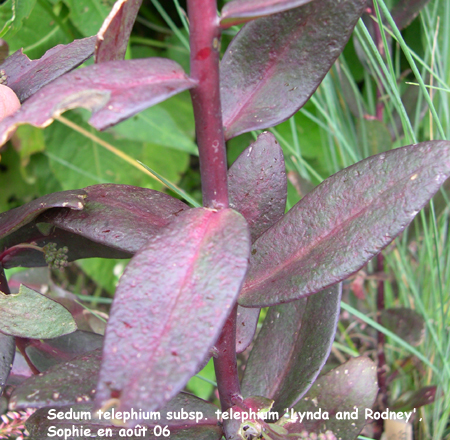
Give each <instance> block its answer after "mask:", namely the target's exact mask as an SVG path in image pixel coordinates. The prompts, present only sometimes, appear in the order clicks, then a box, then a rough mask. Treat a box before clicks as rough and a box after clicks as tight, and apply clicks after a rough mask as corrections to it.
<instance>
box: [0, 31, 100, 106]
mask: <svg viewBox="0 0 450 440" xmlns="http://www.w3.org/2000/svg"><path fill="white" fill-rule="evenodd" d="M95 41H96V37H88V38H83V39H81V40H75V41H73V42H72V43H70V44H67V45H62V44H59V45H58V46H55V47H52V48H51V49H50V50H48V51H47V52H45V54H44V56H43V57H42V58H39V59H38V60H30V59H29V58H28V57H27V56H26V55H24V53H23V52H22V50H18V51H17V52H15V53H13V54H12V55H11V56H10V57H8V58H7V59H6V60H5V62H4V63H3V64H1V65H0V69H2V70H4V71H5V74H6V76H7V85H8V87H9V88H11V89H13V90H14V92H15V93H16V95H17V97H18V98H19V100H20V102H23V101H25V100H26V99H27V98H29V97H30V96H31V95H34V94H35V93H36V92H37V91H38V90H39V89H41V88H42V87H44V86H45V85H46V84H48V83H50V82H52V81H53V80H55V79H56V78H58V77H60V76H61V75H64V74H65V73H67V72H70V71H71V70H73V69H75V68H76V67H78V66H79V65H80V64H82V63H83V62H84V61H86V60H87V59H88V58H90V57H91V56H92V54H93V53H94V48H95Z"/></svg>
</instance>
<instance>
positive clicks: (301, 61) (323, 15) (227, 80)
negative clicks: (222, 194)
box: [220, 0, 367, 139]
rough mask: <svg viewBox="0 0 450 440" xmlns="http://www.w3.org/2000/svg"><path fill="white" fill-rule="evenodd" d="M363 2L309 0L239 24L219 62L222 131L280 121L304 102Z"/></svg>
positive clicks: (338, 49)
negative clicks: (311, 0)
mask: <svg viewBox="0 0 450 440" xmlns="http://www.w3.org/2000/svg"><path fill="white" fill-rule="evenodd" d="M247 3H248V2H247ZM366 3H367V2H366V0H341V1H340V2H336V1H335V0H321V1H314V2H312V3H309V4H306V5H305V6H302V7H300V8H296V9H291V10H289V11H285V12H281V13H279V14H276V15H272V16H270V17H264V18H259V19H257V20H254V21H252V22H251V23H247V24H246V25H244V27H243V28H242V29H241V31H240V32H239V33H238V34H237V35H236V37H235V38H234V40H233V41H232V42H231V44H230V45H229V46H228V48H227V51H226V52H225V55H224V57H223V60H222V62H221V65H220V68H221V71H220V79H221V85H220V88H221V100H222V106H223V124H224V127H225V137H226V138H227V139H231V138H232V137H234V136H237V135H238V134H241V133H245V132H247V131H251V130H257V129H261V128H267V127H271V126H273V125H276V124H279V123H280V122H283V121H285V120H286V119H288V118H289V117H290V116H292V115H293V114H294V113H295V112H296V111H297V110H298V109H299V108H300V107H301V106H302V105H303V104H305V102H306V101H307V100H308V99H309V97H310V96H311V95H312V94H313V93H314V91H315V90H316V88H317V87H318V86H319V84H320V83H321V82H322V80H323V78H324V77H325V75H326V73H327V72H328V70H329V69H330V68H331V66H332V65H333V63H334V61H335V60H336V58H337V57H338V56H339V54H340V53H341V52H342V50H343V48H344V46H345V44H346V43H347V40H348V39H349V37H350V34H351V33H352V31H353V28H354V26H355V24H356V22H357V21H358V19H359V17H360V16H361V14H362V13H363V11H364V8H365V6H366Z"/></svg>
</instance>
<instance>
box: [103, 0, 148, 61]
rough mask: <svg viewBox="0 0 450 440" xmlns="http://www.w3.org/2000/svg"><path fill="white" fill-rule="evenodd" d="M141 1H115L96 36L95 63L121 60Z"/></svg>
mask: <svg viewBox="0 0 450 440" xmlns="http://www.w3.org/2000/svg"><path fill="white" fill-rule="evenodd" d="M141 3H142V0H117V1H116V3H115V4H114V7H113V8H112V10H111V12H110V13H109V15H108V17H106V20H105V21H104V22H103V25H102V27H101V28H100V31H99V33H98V34H97V44H96V45H95V62H96V63H104V62H105V61H114V60H123V59H124V58H125V52H126V51H127V46H128V40H129V38H130V34H131V29H132V28H133V24H134V21H135V20H136V17H137V14H138V11H139V8H140V7H141Z"/></svg>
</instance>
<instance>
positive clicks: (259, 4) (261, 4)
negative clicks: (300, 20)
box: [220, 0, 311, 29]
mask: <svg viewBox="0 0 450 440" xmlns="http://www.w3.org/2000/svg"><path fill="white" fill-rule="evenodd" d="M310 1H311V0H234V1H231V2H229V3H227V4H225V6H224V7H223V9H222V14H221V17H220V25H221V27H222V28H225V29H226V28H228V27H230V26H234V25H236V24H240V23H245V22H247V21H250V20H254V19H255V18H259V17H264V16H266V15H271V14H276V13H277V12H283V11H287V10H288V9H293V8H297V7H299V6H302V5H304V4H305V3H309V2H310Z"/></svg>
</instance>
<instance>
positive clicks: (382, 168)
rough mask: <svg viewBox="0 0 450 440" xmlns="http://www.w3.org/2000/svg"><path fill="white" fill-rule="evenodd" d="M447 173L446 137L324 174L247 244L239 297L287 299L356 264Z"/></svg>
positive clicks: (393, 232) (391, 234) (255, 301)
mask: <svg viewBox="0 0 450 440" xmlns="http://www.w3.org/2000/svg"><path fill="white" fill-rule="evenodd" d="M449 174H450V142H446V141H430V142H423V143H421V144H416V145H410V146H407V147H402V148H398V149H396V150H391V151H388V152H386V153H382V154H378V155H376V156H372V157H369V158H368V159H365V160H363V161H361V162H358V163H357V164H355V165H352V166H351V167H348V168H346V169H345V170H342V171H340V172H339V173H336V174H335V175H333V176H331V177H329V178H328V179H326V180H325V181H324V182H323V183H322V184H321V185H319V186H318V187H316V188H315V189H314V190H313V191H311V192H310V193H309V194H307V195H306V196H305V197H304V198H303V199H302V200H300V202H298V203H297V205H295V206H294V207H293V208H292V209H291V210H290V211H289V212H288V213H287V214H286V215H285V216H284V217H283V218H282V219H281V220H280V221H279V222H278V223H276V224H275V225H274V226H272V227H271V228H270V229H269V230H268V231H266V232H265V233H264V234H263V235H262V236H261V237H260V238H259V239H258V240H257V241H256V242H255V244H254V245H253V249H252V252H251V254H252V255H251V261H250V269H249V271H248V273H247V277H246V280H245V283H244V287H243V290H242V293H241V296H240V298H239V304H240V305H243V306H246V307H262V306H270V305H275V304H280V303H284V302H289V301H292V300H294V299H299V298H302V297H305V296H307V295H310V294H312V293H315V292H318V291H319V290H321V289H323V288H325V287H326V286H330V285H333V284H335V283H337V282H339V281H342V280H343V279H345V278H346V277H348V276H349V275H351V274H352V273H354V272H356V271H357V270H359V269H360V268H361V267H362V266H363V265H364V264H365V263H366V262H367V261H369V260H370V259H371V258H372V257H373V256H374V255H376V254H377V253H378V252H379V251H380V250H381V249H383V248H384V247H385V246H387V245H388V244H389V243H390V242H391V241H392V240H393V239H394V238H395V237H396V236H397V235H398V234H399V233H400V232H402V231H403V230H404V229H405V228H406V226H408V224H409V223H410V222H411V221H412V220H413V218H414V217H415V216H416V214H417V213H418V212H419V211H420V209H422V208H423V207H424V205H425V204H426V203H427V202H428V201H429V200H430V198H431V197H432V196H433V195H434V194H435V193H436V191H437V190H438V189H439V187H440V186H441V184H442V183H443V182H444V181H445V180H446V179H447V177H448V176H449Z"/></svg>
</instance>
